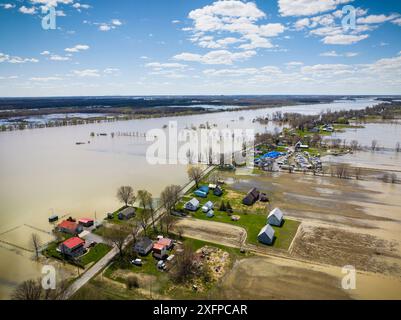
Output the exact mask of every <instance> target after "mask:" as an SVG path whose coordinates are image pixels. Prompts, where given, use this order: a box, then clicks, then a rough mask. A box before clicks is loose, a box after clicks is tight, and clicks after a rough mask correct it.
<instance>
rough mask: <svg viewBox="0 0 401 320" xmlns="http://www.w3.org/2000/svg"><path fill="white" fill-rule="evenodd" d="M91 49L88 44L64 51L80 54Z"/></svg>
mask: <svg viewBox="0 0 401 320" xmlns="http://www.w3.org/2000/svg"><path fill="white" fill-rule="evenodd" d="M89 49H90V47H89V46H88V45H86V44H77V45H76V46H74V47H72V48H65V49H64V51H66V52H74V53H75V52H80V51H86V50H89Z"/></svg>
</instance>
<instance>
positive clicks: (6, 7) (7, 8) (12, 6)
mask: <svg viewBox="0 0 401 320" xmlns="http://www.w3.org/2000/svg"><path fill="white" fill-rule="evenodd" d="M0 7H3V8H4V9H6V10H9V9H14V8H15V4H12V3H1V4H0Z"/></svg>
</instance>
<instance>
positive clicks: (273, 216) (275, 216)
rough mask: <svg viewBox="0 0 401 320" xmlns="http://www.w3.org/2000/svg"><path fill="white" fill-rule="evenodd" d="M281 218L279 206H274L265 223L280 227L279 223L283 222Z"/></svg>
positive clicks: (281, 213) (282, 215)
mask: <svg viewBox="0 0 401 320" xmlns="http://www.w3.org/2000/svg"><path fill="white" fill-rule="evenodd" d="M283 219H284V214H283V212H282V211H281V210H280V209H279V208H276V209H274V210H272V211H271V212H270V214H269V215H268V217H267V224H270V225H271V226H276V227H281V225H282V224H283Z"/></svg>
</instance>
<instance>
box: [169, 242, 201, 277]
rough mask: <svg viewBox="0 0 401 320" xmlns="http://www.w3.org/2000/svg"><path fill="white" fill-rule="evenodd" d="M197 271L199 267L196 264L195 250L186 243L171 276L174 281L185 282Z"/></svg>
mask: <svg viewBox="0 0 401 320" xmlns="http://www.w3.org/2000/svg"><path fill="white" fill-rule="evenodd" d="M197 273H198V268H197V267H196V264H195V251H194V250H193V249H192V248H191V247H190V246H188V245H184V248H183V250H182V252H181V253H180V254H178V255H177V259H176V267H175V268H174V272H173V273H172V274H171V276H172V278H173V280H174V282H176V283H185V282H187V281H188V280H190V279H191V278H193V277H195V276H196V275H197Z"/></svg>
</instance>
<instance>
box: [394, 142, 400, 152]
mask: <svg viewBox="0 0 401 320" xmlns="http://www.w3.org/2000/svg"><path fill="white" fill-rule="evenodd" d="M395 151H396V152H401V144H400V143H399V142H397V144H396V145H395Z"/></svg>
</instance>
